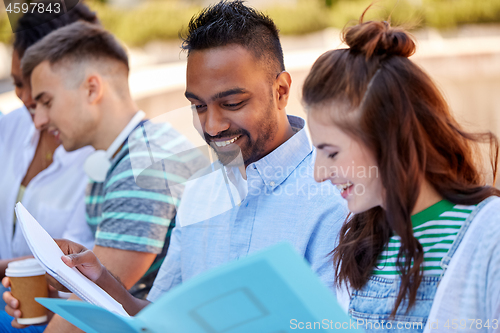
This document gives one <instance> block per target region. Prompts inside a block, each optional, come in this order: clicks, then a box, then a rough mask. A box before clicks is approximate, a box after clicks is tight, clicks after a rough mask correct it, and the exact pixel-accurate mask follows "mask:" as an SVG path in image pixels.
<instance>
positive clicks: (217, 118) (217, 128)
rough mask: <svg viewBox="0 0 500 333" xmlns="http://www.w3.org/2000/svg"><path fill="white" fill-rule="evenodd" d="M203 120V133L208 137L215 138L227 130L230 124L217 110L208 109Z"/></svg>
mask: <svg viewBox="0 0 500 333" xmlns="http://www.w3.org/2000/svg"><path fill="white" fill-rule="evenodd" d="M206 112H207V114H206V119H205V132H206V133H207V134H208V135H210V136H217V135H218V134H219V133H221V132H223V131H225V130H227V129H229V127H230V123H229V121H228V120H227V119H226V118H225V117H224V115H223V114H222V112H221V111H220V110H218V109H217V108H215V107H213V108H208V109H207V111H206Z"/></svg>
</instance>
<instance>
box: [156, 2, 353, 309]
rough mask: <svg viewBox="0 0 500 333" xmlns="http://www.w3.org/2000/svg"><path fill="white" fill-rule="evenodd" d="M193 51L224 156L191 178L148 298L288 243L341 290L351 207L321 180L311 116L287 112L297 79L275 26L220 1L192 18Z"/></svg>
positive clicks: (198, 97)
mask: <svg viewBox="0 0 500 333" xmlns="http://www.w3.org/2000/svg"><path fill="white" fill-rule="evenodd" d="M184 49H186V50H187V51H188V65H187V86H186V93H185V95H186V97H187V98H188V99H189V101H190V102H191V104H192V106H193V108H194V109H196V113H195V114H197V116H198V117H197V118H198V119H199V126H200V127H201V129H199V131H200V132H202V133H203V135H204V137H205V140H206V142H207V143H208V144H209V145H210V146H211V147H212V148H213V149H214V150H215V152H216V154H217V157H218V159H219V161H218V162H216V163H215V165H216V168H214V172H212V173H209V174H207V175H206V176H204V177H199V178H197V179H196V180H195V181H193V182H191V183H189V184H187V185H186V190H185V192H184V197H183V202H182V203H181V205H180V207H179V210H178V215H177V217H176V225H177V227H176V228H175V229H174V231H173V233H172V239H171V244H170V248H169V252H168V255H167V258H166V261H165V263H164V264H163V265H162V268H161V269H160V272H159V274H158V276H157V278H156V280H155V283H154V285H153V289H152V290H151V293H150V295H149V297H148V299H149V300H150V301H155V300H156V299H157V298H158V297H159V296H160V295H161V294H163V293H164V292H166V291H168V290H169V289H171V288H172V287H174V286H175V285H177V284H179V283H181V282H183V281H185V280H187V279H189V278H191V277H193V276H195V275H197V274H199V273H201V272H203V271H206V270H208V269H210V268H213V267H216V266H218V265H220V264H223V263H225V262H228V261H230V260H234V259H238V258H241V257H244V256H246V255H248V254H249V253H251V252H254V251H257V250H260V249H262V248H264V247H267V246H269V245H272V244H275V243H278V242H280V241H288V242H290V243H291V244H292V245H294V247H295V248H296V249H297V250H298V251H299V252H300V253H301V254H303V255H304V257H305V258H306V259H307V260H308V261H309V263H310V264H311V268H312V269H313V270H314V271H315V272H316V273H317V274H318V275H319V276H320V277H321V279H322V280H323V281H324V282H325V283H326V284H327V285H328V286H330V287H332V286H333V279H334V274H333V266H332V263H331V259H330V257H329V256H328V254H329V252H330V251H331V250H332V249H333V247H334V245H335V242H336V238H337V235H338V232H339V230H340V227H341V225H342V223H343V221H344V220H345V218H346V214H347V210H346V208H345V206H344V204H343V202H342V200H341V198H340V195H339V194H338V192H337V190H335V189H333V190H332V187H330V188H328V187H324V186H321V185H319V184H316V183H315V182H314V179H313V163H314V159H313V150H312V148H311V144H310V142H309V140H308V138H307V135H306V131H305V129H304V120H302V119H301V118H298V117H294V116H287V114H286V111H285V107H286V105H287V101H288V97H289V93H290V85H291V77H290V74H288V73H287V72H286V71H285V68H284V63H283V53H282V50H281V45H280V41H279V37H278V31H277V29H276V27H275V25H274V23H273V22H272V21H271V20H270V19H269V18H268V17H266V16H264V15H263V14H261V13H259V12H257V11H255V10H253V9H251V8H249V7H246V6H245V5H243V4H242V3H241V2H240V1H234V2H220V3H218V4H216V5H214V6H212V7H209V8H207V9H205V10H204V11H202V12H201V13H200V14H199V15H198V16H196V17H194V18H193V19H192V20H191V22H190V24H189V32H188V35H187V37H186V38H185V41H184ZM217 164H218V165H217Z"/></svg>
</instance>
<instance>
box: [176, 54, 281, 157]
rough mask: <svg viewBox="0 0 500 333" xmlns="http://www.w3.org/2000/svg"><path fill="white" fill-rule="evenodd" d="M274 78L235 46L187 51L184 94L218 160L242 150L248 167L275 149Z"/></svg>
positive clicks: (264, 67) (275, 97) (262, 64)
mask: <svg viewBox="0 0 500 333" xmlns="http://www.w3.org/2000/svg"><path fill="white" fill-rule="evenodd" d="M274 81H275V80H273V77H272V75H271V74H270V69H269V67H268V66H265V65H264V63H263V61H260V60H258V59H256V58H255V57H254V55H253V54H252V53H251V52H250V51H249V50H247V49H246V48H244V47H242V46H239V45H228V46H223V47H217V48H211V49H206V50H195V51H191V53H190V54H189V57H188V64H187V82H186V93H185V95H186V97H187V98H188V99H189V101H190V102H191V104H192V105H193V107H194V108H195V109H196V112H195V115H197V116H198V118H199V120H200V124H201V129H202V131H203V135H204V137H205V140H206V141H207V143H208V144H209V145H210V146H211V147H212V148H213V149H214V150H215V151H216V153H217V155H218V157H219V159H220V161H221V162H222V163H223V164H225V165H228V164H230V163H231V162H232V161H233V160H234V159H235V158H236V157H237V156H238V154H239V153H240V151H241V154H242V157H243V161H244V163H245V166H248V165H249V164H250V163H252V162H255V161H257V160H259V159H260V158H262V157H263V156H265V155H267V154H268V153H269V152H271V151H272V150H273V149H274V148H275V147H276V145H277V144H276V142H275V141H276V140H277V139H278V138H277V137H276V133H277V131H278V108H277V102H276V100H277V98H278V96H277V92H275V88H274ZM278 140H279V139H278Z"/></svg>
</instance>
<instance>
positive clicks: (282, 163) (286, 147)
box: [247, 115, 312, 189]
mask: <svg viewBox="0 0 500 333" xmlns="http://www.w3.org/2000/svg"><path fill="white" fill-rule="evenodd" d="M287 117H288V121H289V122H290V125H291V126H292V128H293V129H294V131H297V133H295V134H294V135H293V136H292V137H291V138H290V139H288V140H287V141H286V142H284V143H283V144H282V145H281V146H279V147H278V148H276V149H275V150H273V151H272V152H270V153H269V154H267V155H266V156H264V157H263V158H261V159H260V160H258V161H256V162H254V163H252V164H250V165H249V166H247V170H248V168H255V169H257V171H258V173H259V175H260V177H261V178H262V180H263V181H264V184H266V186H267V187H269V188H271V189H273V188H275V187H276V186H278V185H281V183H283V182H284V181H285V179H287V178H288V176H290V174H291V173H292V172H293V171H294V170H295V169H296V168H297V167H298V166H299V164H300V163H301V162H302V161H303V160H304V159H305V158H306V157H307V155H309V154H310V153H311V151H312V145H311V143H310V141H309V138H308V137H307V134H306V131H305V129H304V127H305V121H304V119H302V118H300V117H296V116H291V115H288V116H287ZM247 174H248V172H247Z"/></svg>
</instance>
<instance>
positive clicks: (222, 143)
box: [214, 135, 241, 147]
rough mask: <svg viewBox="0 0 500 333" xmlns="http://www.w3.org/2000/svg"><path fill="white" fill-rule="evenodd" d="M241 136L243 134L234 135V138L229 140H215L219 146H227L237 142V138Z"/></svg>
mask: <svg viewBox="0 0 500 333" xmlns="http://www.w3.org/2000/svg"><path fill="white" fill-rule="evenodd" d="M240 137H241V135H239V136H237V137H234V138H232V139H231V140H227V141H214V143H215V145H216V146H217V147H225V146H227V145H230V144H231V143H233V142H235V141H236V140H238V139H239V138H240Z"/></svg>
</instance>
